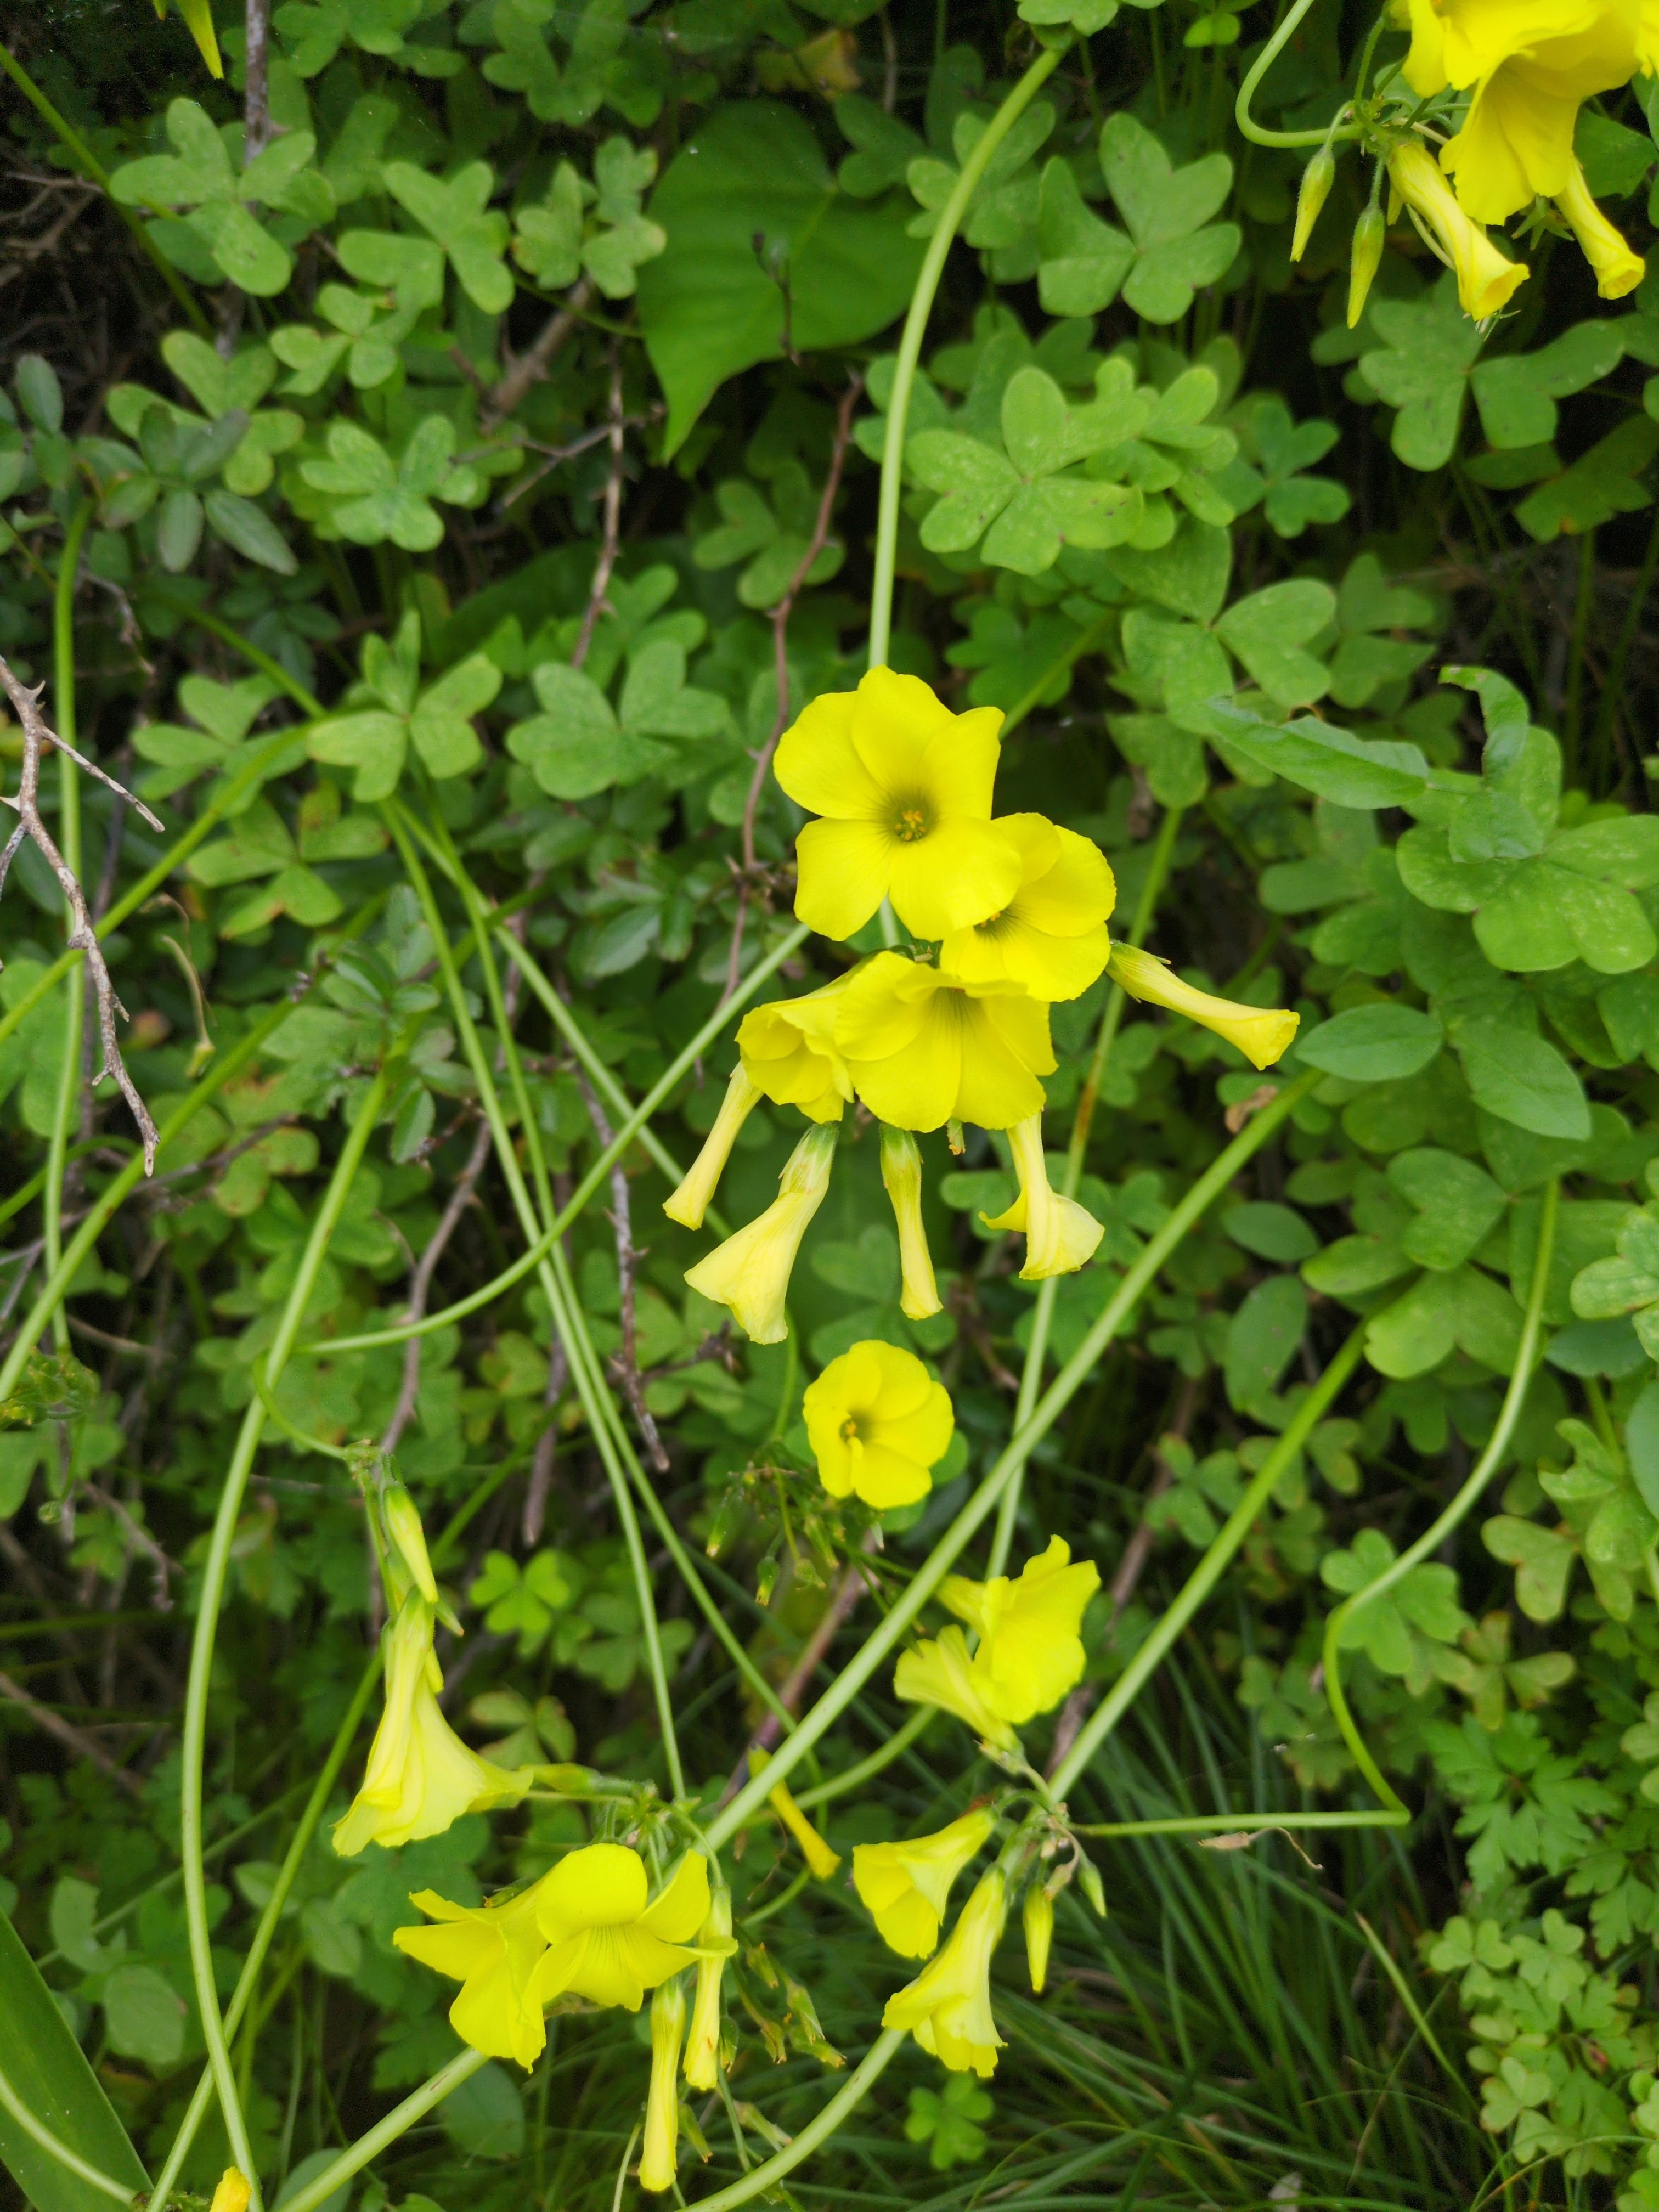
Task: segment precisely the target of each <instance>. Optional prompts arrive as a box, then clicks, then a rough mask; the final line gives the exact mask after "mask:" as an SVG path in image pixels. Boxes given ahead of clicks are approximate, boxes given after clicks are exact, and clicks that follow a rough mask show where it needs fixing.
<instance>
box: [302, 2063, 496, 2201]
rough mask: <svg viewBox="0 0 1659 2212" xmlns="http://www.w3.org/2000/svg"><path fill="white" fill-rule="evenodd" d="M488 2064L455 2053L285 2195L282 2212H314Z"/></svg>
mask: <svg viewBox="0 0 1659 2212" xmlns="http://www.w3.org/2000/svg"><path fill="white" fill-rule="evenodd" d="M488 2063H489V2061H488V2060H487V2058H486V2057H485V2055H484V2053H483V2051H460V2052H459V2053H458V2054H457V2056H456V2057H453V2058H452V2059H451V2060H450V2062H449V2063H448V2065H447V2066H445V2067H443V2068H441V2069H440V2071H439V2072H437V2073H436V2074H435V2075H433V2076H432V2077H431V2079H430V2080H429V2081H422V2084H421V2086H420V2087H419V2088H418V2089H416V2090H413V2091H411V2092H410V2094H409V2095H408V2096H407V2097H405V2098H404V2101H403V2102H402V2104H401V2105H394V2106H392V2110H391V2111H390V2112H388V2113H387V2114H386V2118H384V2119H383V2120H379V2121H377V2122H376V2123H375V2124H374V2126H373V2127H372V2128H371V2129H370V2130H368V2134H367V2135H362V2136H358V2138H357V2140H356V2142H355V2143H353V2144H352V2145H351V2147H350V2148H349V2150H343V2151H342V2152H341V2153H340V2155H339V2156H338V2158H337V2159H336V2160H334V2161H333V2163H332V2164H331V2165H329V2166H325V2167H324V2168H323V2170H322V2172H320V2173H319V2174H317V2175H315V2176H314V2177H313V2179H311V2180H310V2181H308V2182H307V2184H306V2185H305V2187H304V2188H303V2189H296V2190H295V2192H294V2194H293V2196H292V2197H287V2198H285V2199H284V2201H283V2212H316V2208H317V2207H318V2205H319V2204H325V2203H327V2202H328V2200H329V2198H330V2197H332V2196H333V2194H334V2192H335V2191H336V2190H337V2189H340V2188H342V2187H343V2185H345V2183H347V2182H348V2181H349V2180H350V2179H351V2177H352V2175H353V2174H354V2173H361V2172H362V2170H363V2168H364V2167H365V2166H367V2165H368V2162H369V2160H370V2159H372V2158H378V2157H379V2156H380V2153H381V2152H382V2151H383V2150H385V2149H386V2148H387V2146H388V2145H389V2144H392V2143H395V2142H397V2140H398V2136H401V2135H406V2134H407V2133H408V2131H409V2130H410V2128H412V2127H413V2126H414V2124H415V2123H416V2120H419V2119H423V2118H425V2117H426V2115H427V2113H428V2112H430V2111H431V2110H432V2107H433V2106H435V2105H441V2104H442V2102H443V2100H444V2099H445V2098H446V2097H447V2096H448V2094H449V2093H450V2091H451V2090H452V2089H459V2087H460V2086H461V2084H462V2082H463V2081H469V2080H470V2079H471V2076H472V2075H475V2074H476V2073H477V2070H478V2069H479V2068H480V2067H481V2066H483V2065H487V2064H488Z"/></svg>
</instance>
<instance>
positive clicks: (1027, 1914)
mask: <svg viewBox="0 0 1659 2212" xmlns="http://www.w3.org/2000/svg"><path fill="white" fill-rule="evenodd" d="M1020 1918H1021V1920H1022V1922H1023V1923H1024V1929H1025V1963H1026V1965H1027V1966H1029V1967H1030V1970H1031V1990H1032V1994H1033V1995H1034V1996H1042V1991H1043V1986H1044V1984H1046V1983H1047V1981H1048V1947H1049V1945H1050V1944H1051V1943H1052V1942H1054V1899H1053V1898H1052V1897H1050V1896H1049V1894H1048V1891H1047V1890H1046V1889H1044V1888H1043V1887H1042V1886H1041V1884H1040V1883H1037V1882H1033V1883H1032V1885H1031V1887H1030V1889H1028V1890H1027V1891H1026V1893H1025V1909H1024V1912H1023V1913H1022V1914H1021V1915H1020Z"/></svg>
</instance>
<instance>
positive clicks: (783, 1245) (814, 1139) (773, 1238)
mask: <svg viewBox="0 0 1659 2212" xmlns="http://www.w3.org/2000/svg"><path fill="white" fill-rule="evenodd" d="M835 1157H836V1125H835V1123H834V1122H833V1121H831V1122H827V1123H820V1124H819V1125H818V1126H817V1127H815V1128H811V1129H809V1130H808V1131H807V1133H806V1134H805V1136H804V1137H803V1138H802V1139H801V1140H800V1142H799V1144H798V1145H797V1146H796V1147H795V1149H794V1151H793V1152H791V1154H790V1155H789V1158H788V1159H787V1162H786V1163H785V1164H784V1170H783V1173H782V1175H781V1176H779V1178H778V1195H777V1196H776V1197H775V1199H774V1200H773V1201H772V1203H771V1205H770V1206H768V1207H767V1209H766V1211H765V1212H764V1213H761V1214H757V1216H756V1218H754V1220H752V1221H751V1222H750V1224H749V1225H748V1226H747V1228H744V1229H739V1230H738V1232H737V1234H736V1236H735V1237H727V1238H726V1242H725V1243H724V1244H719V1245H716V1246H715V1248H714V1250H713V1251H712V1252H711V1253H709V1254H708V1257H707V1258H706V1259H702V1260H699V1261H698V1262H697V1264H696V1267H688V1268H687V1269H686V1271H685V1279H686V1281H687V1282H688V1283H690V1285H691V1287H692V1289H693V1290H694V1291H702V1295H703V1297H706V1298H712V1299H713V1300H714V1304H716V1305H721V1306H729V1307H730V1308H731V1310H732V1316H733V1317H734V1319H735V1320H736V1322H737V1323H738V1328H742V1329H744V1330H746V1331H747V1332H748V1334H749V1335H750V1336H751V1337H752V1338H753V1339H754V1340H755V1342H756V1343H757V1344H781V1343H782V1342H783V1340H784V1339H785V1337H786V1336H787V1335H788V1334H789V1323H788V1318H787V1312H786V1310H785V1301H786V1299H787V1297H788V1295H789V1276H790V1273H791V1271H792V1269H793V1267H794V1264H795V1255H796V1254H797V1253H798V1252H799V1249H800V1240H801V1238H802V1237H805V1234H806V1230H807V1225H808V1224H809V1223H810V1222H811V1218H812V1216H813V1215H814V1214H815V1213H816V1212H817V1210H818V1208H819V1206H822V1205H823V1194H824V1193H825V1192H826V1191H827V1190H828V1189H829V1170H830V1167H831V1165H832V1164H833V1163H834V1160H835Z"/></svg>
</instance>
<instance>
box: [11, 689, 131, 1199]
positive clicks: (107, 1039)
mask: <svg viewBox="0 0 1659 2212" xmlns="http://www.w3.org/2000/svg"><path fill="white" fill-rule="evenodd" d="M0 684H3V686H4V687H5V691H6V696H7V697H8V698H9V700H10V701H11V703H12V706H13V708H15V711H16V714H17V719H18V721H19V722H20V724H21V726H22V732H23V768H22V775H21V781H20V782H19V784H18V787H17V795H16V797H15V799H13V798H6V797H4V796H3V794H0V804H3V805H7V806H9V807H11V808H12V809H13V811H15V814H16V816H17V827H16V829H14V830H13V831H12V834H11V836H10V837H9V839H8V840H7V842H6V846H5V849H4V851H3V852H0V890H3V889H4V887H5V881H6V873H7V871H8V870H9V867H10V866H11V864H12V860H13V859H14V858H15V854H16V852H17V848H18V847H19V846H20V845H21V843H22V842H23V840H24V839H25V838H26V837H27V839H28V840H29V842H30V843H31V844H33V846H34V848H35V849H36V850H37V851H38V852H39V853H40V856H41V858H42V859H43V860H45V861H46V866H48V867H49V868H50V869H51V870H52V873H53V875H55V876H56V877H57V878H58V884H59V886H60V887H61V889H62V890H63V894H64V898H65V899H66V900H67V901H68V902H69V908H70V932H69V934H68V936H67V937H66V938H65V939H64V944H65V945H66V946H67V948H68V949H69V951H71V952H80V953H83V954H84V955H85V957H86V963H87V968H88V972H89V973H90V975H91V976H92V980H93V985H94V989H95V990H96V992H97V994H98V1033H99V1037H100V1042H101V1045H102V1055H101V1064H100V1067H99V1069H98V1072H97V1073H96V1074H95V1075H94V1077H93V1081H94V1084H98V1083H101V1082H102V1081H103V1079H104V1078H105V1077H106V1075H112V1076H113V1077H114V1079H115V1080H116V1082H117V1083H118V1085H119V1086H120V1089H121V1095H122V1096H123V1097H125V1100H126V1102H127V1104H128V1105H129V1106H130V1107H131V1109H132V1118H133V1120H134V1121H136V1122H137V1124H138V1133H139V1135H140V1137H141V1138H142V1139H143V1146H144V1173H145V1174H146V1175H149V1174H152V1173H153V1172H154V1170H155V1146H156V1141H157V1139H156V1134H155V1122H154V1121H151V1119H150V1117H149V1109H148V1108H147V1107H146V1106H145V1104H144V1102H143V1099H142V1098H141V1097H139V1095H138V1089H137V1085H136V1084H135V1083H134V1082H133V1080H132V1078H131V1076H130V1075H129V1074H128V1073H127V1069H126V1062H125V1060H123V1059H122V1057H121V1047H120V1043H119V1041H118V1038H117V1036H116V1034H115V1017H116V1015H117V1013H119V1014H120V1016H121V1018H122V1019H123V1020H124V1021H125V1019H126V1018H127V1010H126V1008H125V1006H123V1005H122V1004H121V1001H120V1000H118V998H117V997H116V995H115V986H114V985H113V984H112V982H111V981H110V975H109V967H108V964H107V963H106V961H105V958H104V955H103V951H102V948H101V947H100V945H99V942H98V934H97V932H96V930H95V929H94V927H93V921H92V916H91V915H90V914H89V913H88V909H87V900H86V894H85V892H84V891H83V890H82V888H81V885H80V884H79V882H78V881H77V880H76V875H75V872H74V870H73V869H72V868H71V867H70V864H69V862H68V861H67V860H65V859H64V856H63V854H61V853H60V852H59V851H58V847H57V845H56V843H55V842H53V839H52V832H51V830H49V829H47V827H46V823H45V822H44V821H42V819H41V817H40V757H41V751H42V749H43V747H45V746H46V745H56V746H57V747H58V750H59V751H60V752H63V753H66V754H67V755H68V756H69V757H70V760H72V761H74V762H76V764H77V765H78V766H80V767H82V768H83V769H86V771H87V773H88V775H94V776H96V777H97V779H98V781H99V782H100V783H103V784H107V785H108V787H109V788H110V789H111V790H112V791H113V792H116V793H118V794H119V795H120V797H122V798H123V799H125V800H126V801H127V802H128V804H129V805H132V806H136V807H137V810H138V811H139V813H140V814H142V815H143V817H144V819H145V821H146V822H148V823H149V824H150V826H151V828H152V829H161V828H162V827H163V824H162V823H161V822H160V821H158V820H157V818H156V817H155V815H154V814H152V813H151V812H150V811H149V807H148V806H146V805H144V803H143V799H135V798H134V797H133V795H132V793H131V792H130V791H128V790H126V789H125V787H123V786H122V785H120V784H118V783H117V781H115V779H114V777H113V776H112V775H105V773H104V771H103V769H100V767H98V766H97V764H96V763H94V762H93V761H89V760H88V759H87V758H86V757H85V756H84V755H83V754H81V753H78V752H76V750H75V748H74V746H73V745H66V744H64V741H63V739H62V738H59V737H58V736H56V735H55V734H54V733H53V732H52V731H51V730H49V729H48V728H47V726H46V721H45V720H44V718H43V717H42V715H41V713H40V693H41V691H42V690H43V689H44V688H45V687H44V686H43V685H40V684H37V685H36V686H35V688H34V690H32V691H31V690H29V688H28V686H27V684H23V683H21V682H20V681H19V679H18V678H17V677H15V675H14V674H13V673H12V671H11V669H10V668H9V666H8V665H7V663H6V662H5V661H4V660H3V659H0Z"/></svg>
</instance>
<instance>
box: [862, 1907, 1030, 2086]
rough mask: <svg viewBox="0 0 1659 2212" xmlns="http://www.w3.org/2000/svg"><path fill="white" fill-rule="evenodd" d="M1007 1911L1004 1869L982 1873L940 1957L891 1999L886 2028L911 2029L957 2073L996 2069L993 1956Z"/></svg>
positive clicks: (923, 2045)
mask: <svg viewBox="0 0 1659 2212" xmlns="http://www.w3.org/2000/svg"><path fill="white" fill-rule="evenodd" d="M1006 1910H1007V1905H1006V1885H1005V1883H1004V1881H1003V1876H1002V1872H1001V1869H1000V1868H996V1867H994V1868H993V1869H991V1871H990V1873H989V1874H987V1875H984V1876H983V1877H982V1879H981V1881H980V1883H979V1885H978V1887H976V1888H975V1891H974V1893H973V1895H972V1896H971V1897H970V1898H969V1900H968V1902H967V1904H966V1905H964V1906H963V1911H962V1917H961V1918H960V1919H959V1920H958V1921H957V1924H956V1926H955V1928H954V1929H952V1930H951V1939H950V1941H949V1942H948V1943H946V1945H945V1948H944V1949H943V1950H942V1951H941V1952H939V1954H938V1956H937V1957H936V1958H934V1959H933V1960H931V1961H930V1963H929V1964H928V1965H927V1966H924V1967H923V1968H922V1970H921V1973H920V1974H918V1975H917V1977H916V1978H915V1981H913V1982H911V1983H909V1984H908V1985H907V1986H906V1987H905V1988H903V1989H902V1990H897V1991H896V1993H895V1994H894V1995H893V1996H890V1997H889V1999H888V2000H887V2005H886V2008H885V2010H884V2012H883V2014H882V2016H881V2024H882V2026H883V2027H896V2028H901V2029H902V2028H908V2030H909V2032H910V2033H911V2034H912V2035H914V2036H915V2039H916V2041H917V2043H918V2044H920V2045H921V2048H922V2049H923V2050H924V2051H933V2053H934V2054H935V2055H936V2056H937V2057H939V2058H941V2059H942V2060H943V2061H944V2063H945V2065H946V2066H948V2067H949V2068H950V2069H951V2071H952V2072H953V2073H957V2074H962V2073H966V2072H968V2071H969V2069H971V2070H972V2071H973V2072H974V2073H975V2074H978V2075H981V2076H982V2075H989V2074H993V2073H994V2072H995V2070H996V2063H997V2053H998V2051H1000V2049H1001V2048H1002V2038H1001V2036H1000V2035H999V2034H998V2033H997V2024H996V2020H995V2017H994V2015H993V2013H992V2010H991V1959H992V1955H993V1954H994V1952H995V1950H996V1947H997V1945H998V1943H999V1942H1000V1940H1001V1936H1002V1927H1003V1921H1004V1918H1005V1917H1006Z"/></svg>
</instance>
